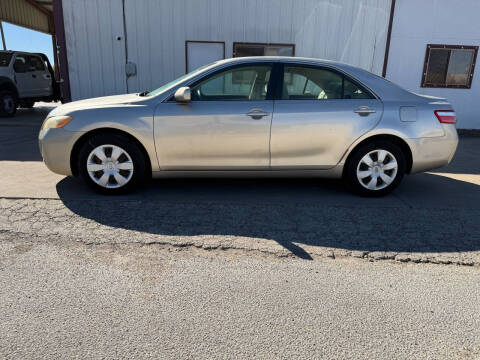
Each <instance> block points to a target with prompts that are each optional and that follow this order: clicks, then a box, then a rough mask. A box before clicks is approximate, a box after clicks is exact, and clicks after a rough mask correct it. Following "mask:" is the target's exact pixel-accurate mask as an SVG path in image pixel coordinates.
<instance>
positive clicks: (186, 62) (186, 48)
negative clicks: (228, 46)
mask: <svg viewBox="0 0 480 360" xmlns="http://www.w3.org/2000/svg"><path fill="white" fill-rule="evenodd" d="M188 43H196V44H222V46H223V59H225V41H208V40H185V74H187V73H188Z"/></svg>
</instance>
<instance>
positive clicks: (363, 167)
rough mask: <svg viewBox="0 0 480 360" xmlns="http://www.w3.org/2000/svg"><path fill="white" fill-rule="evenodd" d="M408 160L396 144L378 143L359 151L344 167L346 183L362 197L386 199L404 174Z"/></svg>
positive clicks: (361, 148)
mask: <svg viewBox="0 0 480 360" xmlns="http://www.w3.org/2000/svg"><path fill="white" fill-rule="evenodd" d="M405 165H406V161H405V156H404V154H403V152H402V150H401V149H400V147H399V146H397V145H396V144H394V143H390V142H388V141H378V142H372V143H368V144H365V145H363V146H361V147H360V148H358V149H357V150H356V151H355V152H354V153H353V154H352V156H351V157H350V158H349V160H348V162H347V164H346V165H345V166H346V167H345V171H344V176H343V178H344V182H345V184H346V186H347V188H348V189H350V190H351V191H353V192H354V193H357V194H359V195H362V196H383V195H386V194H388V193H390V192H391V191H393V190H394V189H395V188H396V187H397V186H398V184H400V182H401V181H402V178H403V176H404V174H405Z"/></svg>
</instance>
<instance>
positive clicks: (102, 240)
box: [0, 104, 480, 359]
mask: <svg viewBox="0 0 480 360" xmlns="http://www.w3.org/2000/svg"><path fill="white" fill-rule="evenodd" d="M49 110H50V107H49V106H48V105H47V104H43V105H42V106H37V107H35V108H34V109H30V110H19V112H18V116H17V117H16V118H14V119H7V120H4V119H1V120H0V174H1V175H0V289H2V290H1V291H0V334H1V335H0V358H8V359H10V358H11V359H14V358H15V359H30V358H32V359H33V358H48V359H54V358H165V359H172V358H182V359H185V358H192V359H193V358H195V359H212V358H285V359H287V358H289V359H291V358H299V359H300V358H325V359H339V358H342V359H385V358H391V359H412V358H419V359H479V358H480V315H479V314H480V301H479V300H480V298H479V297H480V293H479V291H480V290H479V289H480V287H479V286H478V285H479V284H480V273H479V269H480V221H479V220H480V161H479V160H478V159H479V158H480V138H479V137H475V136H465V137H462V138H461V141H460V145H459V150H458V152H457V154H456V156H455V158H454V161H453V162H452V164H451V165H449V166H448V167H446V168H444V169H440V170H438V171H435V172H430V173H427V174H420V175H414V176H407V177H406V178H405V180H404V183H403V184H402V185H401V187H400V188H399V189H398V190H396V191H395V192H394V194H392V195H391V196H388V197H385V198H381V199H364V198H359V197H356V196H353V195H351V194H349V193H348V192H346V191H345V190H344V189H343V187H342V185H341V184H340V183H339V182H338V181H333V180H319V179H295V180H292V179H264V180H254V179H242V180H238V179H237V180H235V179H222V180H218V179H217V180H209V179H202V180H199V179H188V180H187V179H184V180H178V179H177V180H159V181H153V182H152V183H151V184H150V185H149V186H148V187H146V188H144V189H141V190H140V191H138V192H136V193H133V194H130V195H126V196H118V197H113V198H112V197H105V196H101V195H97V194H94V193H92V192H91V191H90V190H89V189H88V188H86V186H84V185H83V184H82V183H81V182H80V181H78V180H76V179H71V178H65V177H63V176H59V175H55V174H52V173H50V172H49V171H48V169H46V168H45V166H44V165H43V163H42V162H41V157H40V155H39V153H38V146H37V140H36V136H37V133H38V128H39V127H40V125H41V122H42V120H43V118H44V117H45V115H46V113H47V112H48V111H49Z"/></svg>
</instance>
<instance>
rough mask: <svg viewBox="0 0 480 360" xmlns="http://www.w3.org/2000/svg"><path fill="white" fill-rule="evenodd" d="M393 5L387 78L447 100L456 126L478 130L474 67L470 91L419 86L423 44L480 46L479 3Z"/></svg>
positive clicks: (479, 76)
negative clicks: (393, 12) (452, 109)
mask: <svg viewBox="0 0 480 360" xmlns="http://www.w3.org/2000/svg"><path fill="white" fill-rule="evenodd" d="M396 4H397V5H396V9H395V18H394V21H393V28H392V38H391V44H390V54H389V58H388V67H387V78H388V79H391V80H392V81H394V82H396V83H398V84H400V85H402V86H403V87H405V88H406V89H409V90H412V91H414V92H417V93H420V94H426V95H434V96H440V97H445V98H447V99H448V100H449V101H450V102H451V104H452V105H453V107H454V108H455V110H456V113H457V127H459V128H464V129H480V117H479V116H478V112H477V110H476V104H477V103H478V99H480V71H479V69H478V67H477V69H476V70H475V72H474V76H473V81H472V86H471V88H470V89H444V88H422V87H421V86H420V85H421V80H422V71H423V65H424V61H425V51H426V48H427V44H446V45H476V46H480V26H478V14H480V1H478V0H462V1H449V0H432V1H429V2H419V1H416V0H402V1H397V2H396ZM478 59H479V58H477V63H478V61H479V60H478Z"/></svg>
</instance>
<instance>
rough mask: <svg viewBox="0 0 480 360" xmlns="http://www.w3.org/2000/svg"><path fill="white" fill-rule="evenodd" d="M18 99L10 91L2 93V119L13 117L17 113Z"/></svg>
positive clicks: (0, 100)
mask: <svg viewBox="0 0 480 360" xmlns="http://www.w3.org/2000/svg"><path fill="white" fill-rule="evenodd" d="M17 106H18V103H17V97H16V95H15V93H13V92H12V91H8V90H3V91H0V117H12V116H15V113H16V112H17Z"/></svg>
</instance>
